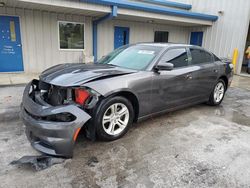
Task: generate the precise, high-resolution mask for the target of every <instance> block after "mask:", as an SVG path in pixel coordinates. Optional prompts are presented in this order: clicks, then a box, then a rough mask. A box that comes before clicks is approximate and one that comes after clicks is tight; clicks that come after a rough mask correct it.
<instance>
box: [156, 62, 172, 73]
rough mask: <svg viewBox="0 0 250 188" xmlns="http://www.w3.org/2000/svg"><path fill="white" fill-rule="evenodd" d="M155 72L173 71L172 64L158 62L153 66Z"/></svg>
mask: <svg viewBox="0 0 250 188" xmlns="http://www.w3.org/2000/svg"><path fill="white" fill-rule="evenodd" d="M154 69H155V70H156V71H157V72H158V71H161V70H163V71H171V70H173V69H174V64H173V63H167V62H166V63H162V62H160V63H159V64H158V65H156V66H155V68H154Z"/></svg>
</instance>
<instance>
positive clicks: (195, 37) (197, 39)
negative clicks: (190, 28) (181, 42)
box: [190, 32, 203, 46]
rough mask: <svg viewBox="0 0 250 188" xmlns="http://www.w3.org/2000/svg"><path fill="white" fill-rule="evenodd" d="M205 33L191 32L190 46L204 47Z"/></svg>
mask: <svg viewBox="0 0 250 188" xmlns="http://www.w3.org/2000/svg"><path fill="white" fill-rule="evenodd" d="M202 40H203V32H191V37H190V44H192V45H197V46H202Z"/></svg>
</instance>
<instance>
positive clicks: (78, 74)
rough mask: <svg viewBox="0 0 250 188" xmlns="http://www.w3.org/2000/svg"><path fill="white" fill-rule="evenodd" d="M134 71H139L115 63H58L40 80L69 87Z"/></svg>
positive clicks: (43, 74) (43, 73)
mask: <svg viewBox="0 0 250 188" xmlns="http://www.w3.org/2000/svg"><path fill="white" fill-rule="evenodd" d="M134 72H137V71H136V70H131V69H125V68H121V67H117V66H113V65H104V64H83V63H74V64H72V63H69V64H60V65H56V66H54V67H51V68H49V69H47V70H45V71H44V72H42V74H41V75H40V80H42V81H44V82H46V83H50V84H53V85H58V86H63V87H68V86H79V85H82V84H84V83H87V82H90V81H93V80H98V79H105V78H110V77H114V76H120V75H124V74H131V73H134Z"/></svg>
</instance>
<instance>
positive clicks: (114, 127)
mask: <svg viewBox="0 0 250 188" xmlns="http://www.w3.org/2000/svg"><path fill="white" fill-rule="evenodd" d="M133 118H134V110H133V106H132V104H131V103H130V101H129V100H127V99H126V98H124V97H119V96H116V97H113V98H107V99H104V101H103V103H101V105H100V107H99V112H98V114H96V120H95V126H96V128H97V129H96V130H97V136H98V138H99V139H101V140H106V141H112V140H116V139H118V138H120V137H122V136H123V135H124V134H126V132H127V131H128V129H129V127H130V125H131V124H132V122H133Z"/></svg>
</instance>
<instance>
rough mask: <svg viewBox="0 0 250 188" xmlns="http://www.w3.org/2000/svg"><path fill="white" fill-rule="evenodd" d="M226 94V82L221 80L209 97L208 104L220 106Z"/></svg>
mask: <svg viewBox="0 0 250 188" xmlns="http://www.w3.org/2000/svg"><path fill="white" fill-rule="evenodd" d="M225 92H226V87H225V82H224V81H223V80H222V79H219V80H218V82H217V83H216V85H215V87H214V89H213V92H212V93H211V95H210V97H209V101H208V104H210V105H213V106H216V105H219V104H220V103H221V102H222V100H223V98H224V95H225Z"/></svg>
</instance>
